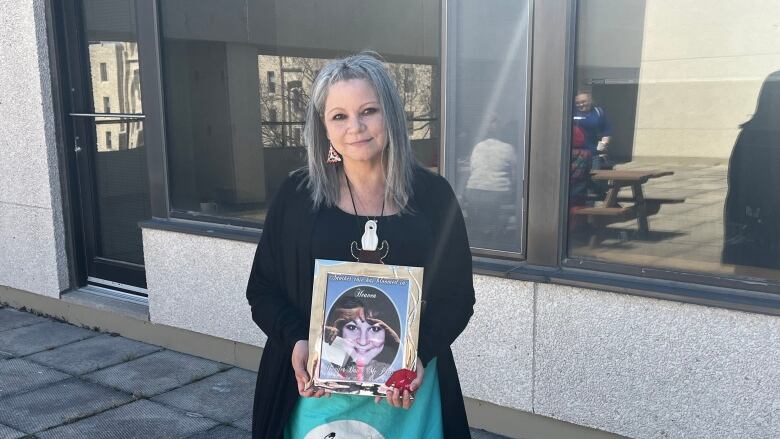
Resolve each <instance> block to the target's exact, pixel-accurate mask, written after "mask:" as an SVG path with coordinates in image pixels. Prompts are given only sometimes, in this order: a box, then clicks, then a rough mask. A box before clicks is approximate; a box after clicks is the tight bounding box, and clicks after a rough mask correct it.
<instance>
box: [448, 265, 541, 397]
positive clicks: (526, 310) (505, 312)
mask: <svg viewBox="0 0 780 439" xmlns="http://www.w3.org/2000/svg"><path fill="white" fill-rule="evenodd" d="M474 290H475V292H476V298H477V303H476V305H475V306H474V316H472V318H471V321H470V322H469V325H468V326H467V327H466V330H465V331H464V332H463V333H462V334H461V335H460V337H459V338H458V339H457V340H456V341H455V343H454V344H453V346H452V350H453V354H454V355H455V361H456V364H457V367H458V375H459V377H460V384H461V387H462V389H463V394H464V396H467V397H470V398H475V399H480V400H483V401H489V402H492V403H494V404H498V405H503V406H506V407H512V408H516V409H520V410H525V411H530V410H531V396H532V394H531V391H532V381H533V380H532V374H531V370H532V369H531V365H532V359H533V292H534V286H533V283H530V282H519V281H513V280H507V279H500V278H496V277H488V276H474Z"/></svg>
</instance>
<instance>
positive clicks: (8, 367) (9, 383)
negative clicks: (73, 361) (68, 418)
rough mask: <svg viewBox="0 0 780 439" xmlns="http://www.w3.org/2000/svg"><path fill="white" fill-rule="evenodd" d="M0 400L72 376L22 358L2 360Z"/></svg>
mask: <svg viewBox="0 0 780 439" xmlns="http://www.w3.org/2000/svg"><path fill="white" fill-rule="evenodd" d="M0 377H2V379H0V399H2V398H5V397H7V396H9V395H12V394H15V393H20V392H24V391H25V390H30V389H34V388H36V387H40V386H43V385H44V384H49V383H53V382H56V381H62V380H64V379H66V378H70V375H67V374H64V373H62V372H58V371H56V370H54V369H51V368H48V367H46V366H41V365H39V364H35V363H31V362H29V361H26V360H23V359H21V358H14V359H11V360H0Z"/></svg>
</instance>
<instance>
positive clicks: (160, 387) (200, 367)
mask: <svg viewBox="0 0 780 439" xmlns="http://www.w3.org/2000/svg"><path fill="white" fill-rule="evenodd" d="M229 367H230V366H228V365H226V364H222V363H217V362H215V361H210V360H205V359H203V358H198V357H193V356H191V355H185V354H180V353H178V352H173V351H160V352H155V353H153V354H150V355H147V356H145V357H141V358H139V359H137V360H133V361H129V362H127V363H122V364H118V365H116V366H112V367H109V368H106V369H102V370H99V371H97V372H92V373H89V374H86V375H83V377H84V379H86V380H89V381H93V382H96V383H99V384H103V385H106V386H109V387H113V388H116V389H120V390H123V391H125V392H128V393H132V394H134V395H136V396H143V397H151V396H155V395H158V394H160V393H163V392H167V391H168V390H171V389H175V388H177V387H181V386H184V385H186V384H189V383H191V382H193V381H197V380H199V379H201V378H205V377H207V376H209V375H213V374H215V373H217V372H220V371H222V370H225V369H228V368H229Z"/></svg>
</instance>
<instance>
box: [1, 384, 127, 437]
mask: <svg viewBox="0 0 780 439" xmlns="http://www.w3.org/2000/svg"><path fill="white" fill-rule="evenodd" d="M64 395H67V397H63V396H64ZM132 399H133V397H132V396H131V395H130V394H128V393H123V392H119V391H117V390H113V389H109V388H107V387H103V386H101V385H98V384H94V383H88V382H86V381H82V380H80V379H78V378H70V379H67V380H64V381H60V382H58V383H55V384H52V385H49V386H46V387H43V388H41V389H37V390H32V391H30V392H26V393H22V394H18V395H13V396H10V397H8V398H5V399H3V400H2V404H0V423H3V424H6V425H9V426H11V427H13V428H15V429H17V430H21V431H24V432H26V433H37V432H39V431H43V430H46V429H48V428H51V427H55V426H57V425H62V424H66V423H70V422H73V421H75V420H77V419H81V418H84V417H87V416H90V415H93V414H95V413H98V412H101V411H104V410H107V409H110V408H113V407H116V406H119V405H122V404H125V403H128V402H130V401H132Z"/></svg>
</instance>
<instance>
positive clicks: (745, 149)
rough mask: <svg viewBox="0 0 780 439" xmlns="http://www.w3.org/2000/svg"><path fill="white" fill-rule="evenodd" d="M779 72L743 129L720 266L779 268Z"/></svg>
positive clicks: (733, 162) (732, 170)
mask: <svg viewBox="0 0 780 439" xmlns="http://www.w3.org/2000/svg"><path fill="white" fill-rule="evenodd" d="M778 115H780V71H777V72H774V73H772V74H770V75H769V76H768V77H767V78H766V80H764V84H763V85H762V86H761V91H760V92H759V95H758V103H757V104H756V111H755V113H754V114H753V117H751V118H750V120H749V121H747V122H745V123H744V124H743V125H742V126H741V128H742V129H741V131H740V132H739V136H737V141H736V143H735V144H734V149H733V150H732V151H731V158H730V159H729V170H728V193H727V195H726V202H725V205H724V208H723V228H724V231H723V252H722V255H721V261H722V262H723V263H724V264H734V265H736V267H735V272H736V273H737V274H741V273H745V274H748V275H749V274H751V270H750V269H745V268H744V267H741V266H748V267H760V268H769V269H778V268H780V230H778V227H777V223H778V222H780V196H778V195H777V188H778V187H780V172H778V168H779V167H780V120H779V119H780V117H778Z"/></svg>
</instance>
